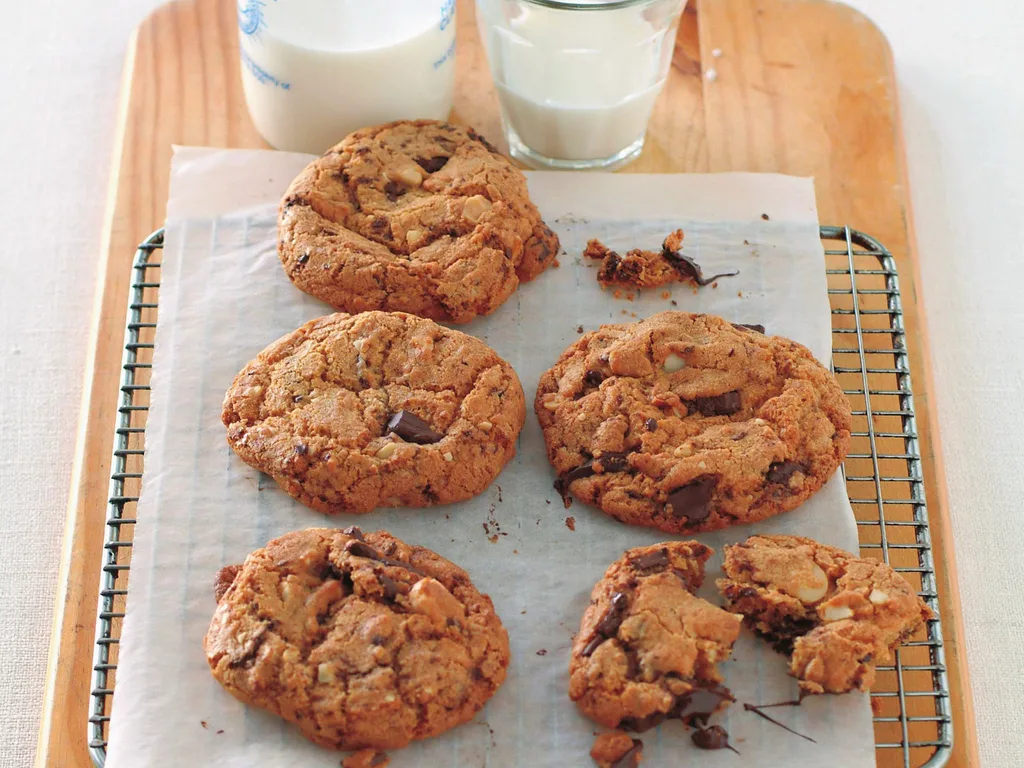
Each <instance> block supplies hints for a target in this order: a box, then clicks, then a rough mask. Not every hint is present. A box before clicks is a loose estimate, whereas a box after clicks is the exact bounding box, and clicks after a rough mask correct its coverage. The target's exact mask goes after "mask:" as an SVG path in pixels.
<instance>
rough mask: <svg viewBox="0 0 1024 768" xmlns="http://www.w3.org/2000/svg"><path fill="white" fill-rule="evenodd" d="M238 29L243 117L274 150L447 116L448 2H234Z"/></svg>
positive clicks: (318, 148)
mask: <svg viewBox="0 0 1024 768" xmlns="http://www.w3.org/2000/svg"><path fill="white" fill-rule="evenodd" d="M238 24H239V42H240V47H241V58H242V62H241V64H242V67H241V68H242V86H243V88H244V91H245V100H246V103H247V104H248V106H249V114H250V115H251V116H252V120H253V123H254V124H255V125H256V129H257V130H258V131H259V132H260V134H261V135H262V136H263V138H265V139H266V140H267V141H268V142H269V143H270V144H271V145H273V146H274V147H277V148H278V149H284V150H291V151H298V152H312V153H317V154H319V153H321V152H323V151H324V150H326V149H327V148H328V147H330V146H331V145H333V144H335V143H337V142H338V141H340V140H341V139H342V138H344V137H345V135H346V134H348V133H350V132H352V131H354V130H356V129H358V128H363V127H365V126H368V125H375V124H377V123H384V122H388V121H390V120H400V119H414V118H433V119H436V120H443V119H445V118H447V117H448V113H449V112H450V111H451V106H452V97H453V94H454V89H455V2H454V0H433V1H431V0H238Z"/></svg>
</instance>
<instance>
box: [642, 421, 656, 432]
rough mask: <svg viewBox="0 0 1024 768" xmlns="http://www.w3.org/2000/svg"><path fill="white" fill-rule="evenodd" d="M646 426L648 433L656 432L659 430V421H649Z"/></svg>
mask: <svg viewBox="0 0 1024 768" xmlns="http://www.w3.org/2000/svg"><path fill="white" fill-rule="evenodd" d="M644 426H646V427H647V431H648V432H654V431H655V430H657V429H658V420H657V419H648V420H647V421H645V422H644Z"/></svg>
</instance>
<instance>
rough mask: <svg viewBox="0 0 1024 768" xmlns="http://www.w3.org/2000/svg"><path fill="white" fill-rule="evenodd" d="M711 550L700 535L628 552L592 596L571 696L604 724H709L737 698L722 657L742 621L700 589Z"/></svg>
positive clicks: (575, 650)
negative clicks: (723, 673) (719, 665)
mask: <svg viewBox="0 0 1024 768" xmlns="http://www.w3.org/2000/svg"><path fill="white" fill-rule="evenodd" d="M711 554H712V551H711V550H710V549H709V548H708V547H705V546H704V545H703V544H700V543H698V542H696V541H672V542H664V543H662V544H655V545H653V546H649V547H637V548H635V549H630V550H628V551H627V552H626V553H625V554H624V555H623V556H622V558H621V559H619V560H617V561H616V562H614V563H612V565H611V567H610V568H608V570H607V571H606V572H605V574H604V577H603V578H602V579H601V580H600V581H599V582H598V583H597V584H596V585H595V586H594V590H593V592H591V594H590V606H589V607H588V608H587V610H586V612H585V613H584V614H583V620H582V622H581V623H580V631H579V633H578V634H577V635H576V639H575V641H574V642H573V647H572V658H571V660H570V662H569V698H571V699H572V700H573V701H575V702H576V704H577V706H579V708H580V709H581V710H582V711H583V713H584V714H585V715H586V716H587V717H589V718H590V719H591V720H594V721H595V722H597V723H600V724H601V725H604V726H607V727H608V728H619V727H622V728H625V729H626V730H630V731H645V730H647V729H648V728H651V727H653V726H655V725H657V724H658V723H660V722H662V721H663V720H665V719H668V718H679V719H680V720H682V721H683V722H685V723H687V724H699V723H706V721H707V719H708V717H709V716H710V715H711V714H712V713H713V712H715V711H716V710H717V709H719V708H720V707H722V706H724V705H725V704H726V703H727V702H729V701H731V700H732V696H731V695H730V693H729V691H728V690H726V689H725V687H724V686H722V684H721V683H722V676H721V675H720V674H719V672H718V670H717V668H716V666H715V665H716V664H717V663H718V662H719V661H722V660H724V659H727V658H728V657H729V654H730V653H731V651H732V645H733V643H734V642H735V641H736V637H737V636H738V634H739V630H740V622H741V619H740V617H739V616H736V615H735V614H731V613H729V612H728V611H723V610H722V609H721V608H719V607H717V606H715V605H712V604H711V603H709V602H707V601H706V600H702V599H700V598H699V597H696V596H694V594H693V592H695V591H696V590H697V589H698V588H699V587H700V585H701V582H702V581H703V580H704V563H705V562H706V561H707V559H708V558H709V557H710V556H711Z"/></svg>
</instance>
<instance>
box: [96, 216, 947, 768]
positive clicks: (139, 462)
mask: <svg viewBox="0 0 1024 768" xmlns="http://www.w3.org/2000/svg"><path fill="white" fill-rule="evenodd" d="M821 239H822V241H823V242H824V245H825V262H826V270H827V273H828V293H829V300H830V302H831V305H832V363H833V369H834V371H835V374H836V377H837V378H838V379H839V382H840V384H841V385H842V387H843V390H844V391H845V392H846V394H847V396H848V397H849V398H850V402H851V405H852V408H853V421H854V426H853V440H852V444H851V448H850V453H849V454H848V456H847V458H846V462H845V464H844V472H845V474H846V485H847V490H848V492H849V495H850V502H851V503H852V506H853V509H854V513H855V515H856V517H857V526H858V532H859V534H860V547H861V553H862V554H863V555H864V556H867V557H876V558H880V559H882V560H884V561H885V562H887V563H889V564H890V565H892V566H893V567H894V568H895V569H896V570H897V571H899V572H900V573H902V574H903V575H904V576H905V577H906V578H907V579H908V580H909V581H910V582H911V583H912V584H913V585H914V586H915V588H917V590H918V592H919V593H920V595H921V596H922V597H923V598H924V600H925V602H927V603H928V605H929V606H930V607H931V608H932V610H933V611H935V612H936V617H937V616H938V595H937V593H936V580H935V566H934V559H933V556H932V549H931V538H930V535H929V531H928V511H927V507H926V506H925V497H924V481H923V478H922V475H921V453H920V449H919V446H918V434H917V421H916V418H915V415H914V396H913V394H912V390H911V386H910V364H909V361H908V359H907V351H906V336H905V331H904V327H903V308H902V304H901V300H900V287H899V279H898V276H897V274H896V263H895V261H894V260H893V258H892V255H891V254H890V253H889V252H888V251H887V250H886V249H885V248H884V247H883V246H882V244H881V243H879V242H878V241H877V240H875V239H873V238H871V237H869V236H868V235H865V234H863V233H861V232H857V231H856V230H852V229H850V228H848V227H822V228H821ZM163 242H164V233H163V230H162V229H161V230H158V231H156V232H154V233H153V234H152V235H150V236H149V237H148V238H146V240H145V241H144V242H142V243H141V244H140V245H139V247H138V250H137V251H136V253H135V259H134V262H133V264H132V287H131V295H130V298H129V303H128V318H127V324H126V327H125V343H124V358H123V363H122V373H121V388H120V402H119V404H118V416H117V426H116V428H115V430H114V455H113V462H112V471H111V476H110V499H109V502H108V506H107V521H106V534H105V537H104V544H103V567H102V577H101V579H102V581H101V584H100V599H99V609H98V613H97V622H96V647H95V652H94V662H93V680H92V691H91V702H90V707H89V723H88V739H89V751H90V754H91V755H92V759H93V761H94V762H95V763H96V765H98V766H102V765H103V763H104V761H105V759H106V747H107V735H108V733H109V725H110V706H111V700H112V697H113V694H114V683H115V678H116V674H117V660H118V647H119V640H120V637H121V624H122V621H123V619H124V606H125V600H126V598H127V595H128V572H129V567H130V561H131V550H132V536H133V532H134V528H135V522H136V521H135V510H136V505H137V503H138V500H139V490H140V487H141V482H142V469H143V453H144V445H145V442H144V440H145V428H146V415H147V412H148V410H149V379H150V373H151V369H152V360H153V343H154V338H155V333H156V314H157V307H158V300H159V289H160V278H159V275H160V260H159V252H160V251H161V249H162V248H163ZM871 699H872V701H871V704H872V711H873V714H874V723H875V746H876V753H877V758H878V763H879V765H880V766H898V765H902V766H904V768H921V767H923V766H928V768H938V767H939V766H943V765H945V764H946V761H947V760H948V759H949V754H950V750H951V748H952V740H953V727H952V721H951V716H950V704H949V681H948V679H947V676H946V665H945V653H944V650H943V644H942V627H941V624H940V622H939V619H938V618H935V619H933V620H932V621H929V622H927V624H926V626H925V627H924V628H923V629H921V630H920V631H919V632H918V633H917V634H916V635H915V636H914V637H912V638H910V640H909V641H908V642H907V643H905V644H904V645H903V647H902V648H901V649H900V650H899V651H898V652H897V654H896V659H895V663H894V664H893V665H891V666H884V667H879V668H878V680H877V682H876V684H875V687H874V689H873V690H872V692H871Z"/></svg>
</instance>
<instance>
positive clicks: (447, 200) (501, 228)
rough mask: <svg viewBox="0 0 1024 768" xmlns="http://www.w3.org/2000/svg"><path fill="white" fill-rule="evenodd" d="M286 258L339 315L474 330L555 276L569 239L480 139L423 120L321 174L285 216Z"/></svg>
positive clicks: (304, 180)
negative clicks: (397, 316) (413, 318)
mask: <svg viewBox="0 0 1024 768" xmlns="http://www.w3.org/2000/svg"><path fill="white" fill-rule="evenodd" d="M278 252H279V255H280V257H281V262H282V263H283V264H284V268H285V271H286V272H287V274H288V277H289V278H291V280H292V282H294V283H295V284H296V285H297V286H298V287H299V288H301V289H302V290H303V291H305V292H306V293H309V294H312V295H313V296H316V297H317V298H318V299H321V300H323V301H326V302H327V303H328V304H331V305H332V306H334V307H335V308H336V309H339V310H343V311H346V312H363V311H367V310H397V311H403V312H411V313H413V314H416V315H420V316H421V317H429V318H432V319H435V320H450V321H453V322H457V323H465V322H468V321H470V320H472V319H473V318H474V317H477V316H478V315H486V314H489V313H491V312H493V311H494V310H495V309H497V308H498V307H499V306H500V305H501V304H502V302H504V301H505V300H506V299H507V298H508V297H509V296H510V295H511V294H512V292H513V291H514V290H515V289H516V287H517V286H518V285H519V283H520V282H526V281H529V280H532V279H533V278H535V277H536V276H537V275H539V274H540V273H541V272H543V271H544V270H545V269H546V268H547V267H549V266H551V265H552V264H553V263H554V261H555V254H557V253H558V237H557V236H556V235H555V234H554V232H552V231H551V230H550V229H549V228H548V227H547V225H545V224H544V222H543V221H541V218H540V214H539V213H538V212H537V208H536V207H535V206H534V204H533V203H532V202H530V196H529V192H528V191H527V188H526V177H525V176H523V174H522V172H521V171H519V169H517V168H516V167H514V166H513V165H512V164H511V162H509V160H508V159H506V158H504V157H502V156H501V155H499V154H498V153H497V152H495V151H494V148H493V147H491V146H490V145H489V144H487V142H486V141H484V140H483V139H482V138H481V137H480V136H479V135H478V134H477V133H475V132H474V131H473V130H472V129H467V128H464V127H461V126H455V125H449V124H447V123H439V122H434V121H431V120H415V121H403V122H397V123H388V124H387V125H380V126H376V127H373V128H364V129H362V130H359V131H356V132H355V133H353V134H351V135H350V136H348V137H347V138H345V139H344V140H343V141H342V142H341V143H340V144H338V145H337V146H335V147H332V148H331V149H330V150H328V151H327V152H326V153H325V154H324V155H323V156H321V157H318V158H317V159H316V160H314V161H313V162H312V163H310V164H309V165H308V166H307V167H306V168H305V170H303V171H302V173H300V174H299V175H298V177H297V178H296V179H295V180H294V181H293V182H292V183H291V186H289V187H288V191H287V192H286V193H285V196H284V200H283V202H282V204H281V209H280V213H279V216H278Z"/></svg>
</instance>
